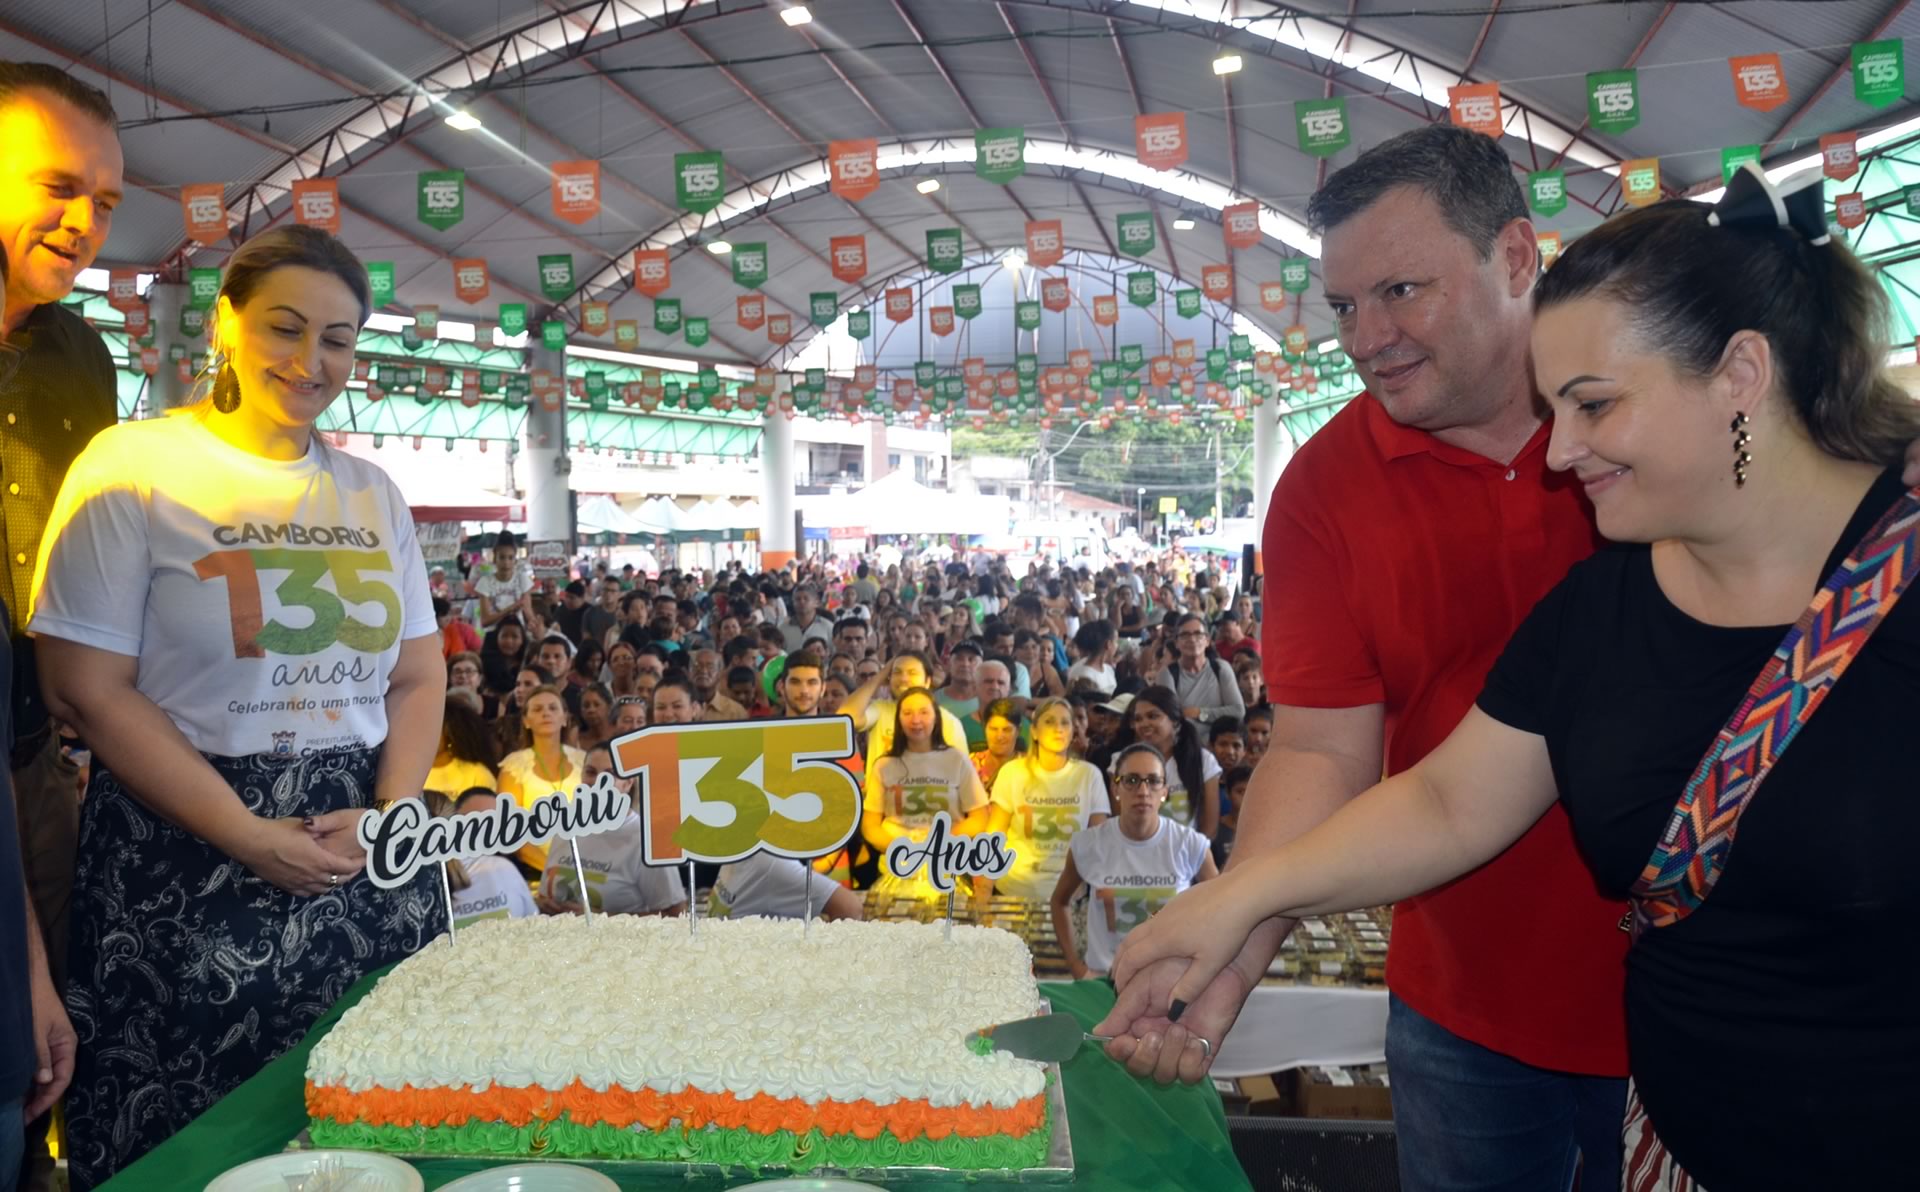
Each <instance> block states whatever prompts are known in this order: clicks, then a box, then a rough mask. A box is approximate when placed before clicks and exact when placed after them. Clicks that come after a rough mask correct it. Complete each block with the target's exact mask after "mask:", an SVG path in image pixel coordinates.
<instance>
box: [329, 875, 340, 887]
mask: <svg viewBox="0 0 1920 1192" xmlns="http://www.w3.org/2000/svg"><path fill="white" fill-rule="evenodd" d="M327 884H328V885H329V886H337V885H339V884H340V875H339V874H337V873H329V874H328V875H327Z"/></svg>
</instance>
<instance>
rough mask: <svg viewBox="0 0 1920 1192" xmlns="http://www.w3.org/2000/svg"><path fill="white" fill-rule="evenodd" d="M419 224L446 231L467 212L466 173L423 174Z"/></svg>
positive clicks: (421, 175)
mask: <svg viewBox="0 0 1920 1192" xmlns="http://www.w3.org/2000/svg"><path fill="white" fill-rule="evenodd" d="M419 190H420V222H421V223H423V224H426V225H427V226H428V227H430V228H437V229H439V230H440V231H442V232H444V231H446V230H447V229H448V228H450V227H452V226H453V225H454V224H457V223H459V222H460V217H461V216H463V215H465V214H466V211H467V174H466V171H464V170H427V171H424V172H422V173H421V174H420V182H419Z"/></svg>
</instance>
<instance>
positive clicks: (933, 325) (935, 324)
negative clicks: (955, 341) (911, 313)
mask: <svg viewBox="0 0 1920 1192" xmlns="http://www.w3.org/2000/svg"><path fill="white" fill-rule="evenodd" d="M927 330H929V331H931V332H933V333H934V334H935V335H952V334H953V308H952V307H951V306H929V307H928V308H927Z"/></svg>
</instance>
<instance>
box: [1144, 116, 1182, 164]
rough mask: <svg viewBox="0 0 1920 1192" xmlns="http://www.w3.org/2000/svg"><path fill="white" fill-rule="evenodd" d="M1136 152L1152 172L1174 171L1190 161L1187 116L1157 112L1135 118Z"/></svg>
mask: <svg viewBox="0 0 1920 1192" xmlns="http://www.w3.org/2000/svg"><path fill="white" fill-rule="evenodd" d="M1133 141H1134V153H1135V156H1137V157H1138V158H1139V160H1140V164H1141V165H1143V166H1146V167H1147V168H1148V169H1153V170H1171V169H1173V168H1175V167H1176V166H1179V165H1180V164H1182V163H1183V162H1185V161H1186V160H1187V114H1186V113H1185V112H1155V113H1153V114H1151V115H1146V116H1135V117H1134V118H1133Z"/></svg>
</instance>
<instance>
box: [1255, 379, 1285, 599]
mask: <svg viewBox="0 0 1920 1192" xmlns="http://www.w3.org/2000/svg"><path fill="white" fill-rule="evenodd" d="M1280 408H1281V407H1280V399H1279V398H1277V397H1270V398H1268V399H1266V400H1265V401H1263V402H1261V403H1260V404H1259V405H1257V406H1255V407H1253V500H1254V518H1255V520H1254V537H1253V543H1254V563H1255V565H1256V566H1259V565H1261V562H1262V560H1261V559H1260V546H1261V544H1262V543H1264V542H1265V541H1266V538H1267V504H1268V502H1270V501H1271V500H1272V499H1273V486H1274V485H1276V484H1278V483H1280V473H1281V472H1283V471H1285V470H1286V467H1287V461H1288V460H1290V459H1292V458H1293V436H1292V435H1290V434H1288V433H1287V428H1286V427H1285V426H1282V425H1281V423H1280Z"/></svg>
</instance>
